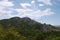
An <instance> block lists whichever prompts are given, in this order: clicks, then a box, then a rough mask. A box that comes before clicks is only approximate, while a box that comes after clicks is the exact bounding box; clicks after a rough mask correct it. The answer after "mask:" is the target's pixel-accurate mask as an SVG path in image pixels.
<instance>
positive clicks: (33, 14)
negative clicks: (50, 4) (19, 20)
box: [17, 8, 54, 20]
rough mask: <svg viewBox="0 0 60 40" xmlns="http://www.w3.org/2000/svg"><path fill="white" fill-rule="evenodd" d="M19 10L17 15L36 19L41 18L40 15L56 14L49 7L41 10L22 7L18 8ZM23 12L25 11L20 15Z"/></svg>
mask: <svg viewBox="0 0 60 40" xmlns="http://www.w3.org/2000/svg"><path fill="white" fill-rule="evenodd" d="M22 10H23V11H22ZM17 11H18V12H19V14H18V15H17V16H19V17H29V18H31V19H34V20H36V19H39V18H40V17H43V16H48V15H52V14H54V12H53V11H52V10H51V9H49V8H47V9H45V10H44V11H41V10H35V11H34V10H32V11H31V9H29V10H26V9H20V10H19V9H17ZM21 12H23V14H22V15H20V14H21Z"/></svg>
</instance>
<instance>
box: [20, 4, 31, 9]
mask: <svg viewBox="0 0 60 40" xmlns="http://www.w3.org/2000/svg"><path fill="white" fill-rule="evenodd" d="M20 5H21V6H22V7H23V8H27V7H28V6H31V4H30V3H21V4H20Z"/></svg>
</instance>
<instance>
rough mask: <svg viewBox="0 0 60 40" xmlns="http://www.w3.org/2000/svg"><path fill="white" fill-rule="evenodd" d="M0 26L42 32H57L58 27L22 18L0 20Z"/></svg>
mask: <svg viewBox="0 0 60 40" xmlns="http://www.w3.org/2000/svg"><path fill="white" fill-rule="evenodd" d="M0 24H1V25H3V27H4V28H9V27H12V26H13V27H15V28H20V29H23V30H33V29H35V30H38V31H41V32H47V31H56V29H57V28H56V27H54V26H52V25H50V24H45V23H44V24H41V23H38V22H36V21H34V20H32V19H30V18H28V17H24V18H20V17H12V18H10V19H3V20H0Z"/></svg>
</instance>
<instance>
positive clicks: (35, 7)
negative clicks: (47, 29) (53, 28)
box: [0, 0, 60, 25]
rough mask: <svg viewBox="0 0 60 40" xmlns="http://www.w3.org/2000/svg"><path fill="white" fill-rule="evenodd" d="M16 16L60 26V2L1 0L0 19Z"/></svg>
mask: <svg viewBox="0 0 60 40" xmlns="http://www.w3.org/2000/svg"><path fill="white" fill-rule="evenodd" d="M14 16H18V17H29V18H31V19H33V20H35V21H38V22H41V23H47V24H52V25H60V18H59V17H60V0H0V19H7V18H11V17H14Z"/></svg>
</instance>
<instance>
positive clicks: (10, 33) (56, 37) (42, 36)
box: [0, 17, 60, 40]
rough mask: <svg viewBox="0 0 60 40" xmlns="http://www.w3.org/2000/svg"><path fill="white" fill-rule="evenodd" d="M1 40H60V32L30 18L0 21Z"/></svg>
mask: <svg viewBox="0 0 60 40" xmlns="http://www.w3.org/2000/svg"><path fill="white" fill-rule="evenodd" d="M0 40H60V31H59V30H58V28H56V27H54V26H52V25H50V24H45V23H44V24H41V23H38V22H36V21H34V20H31V19H30V18H28V17H24V18H19V17H13V18H10V19H3V20H0Z"/></svg>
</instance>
